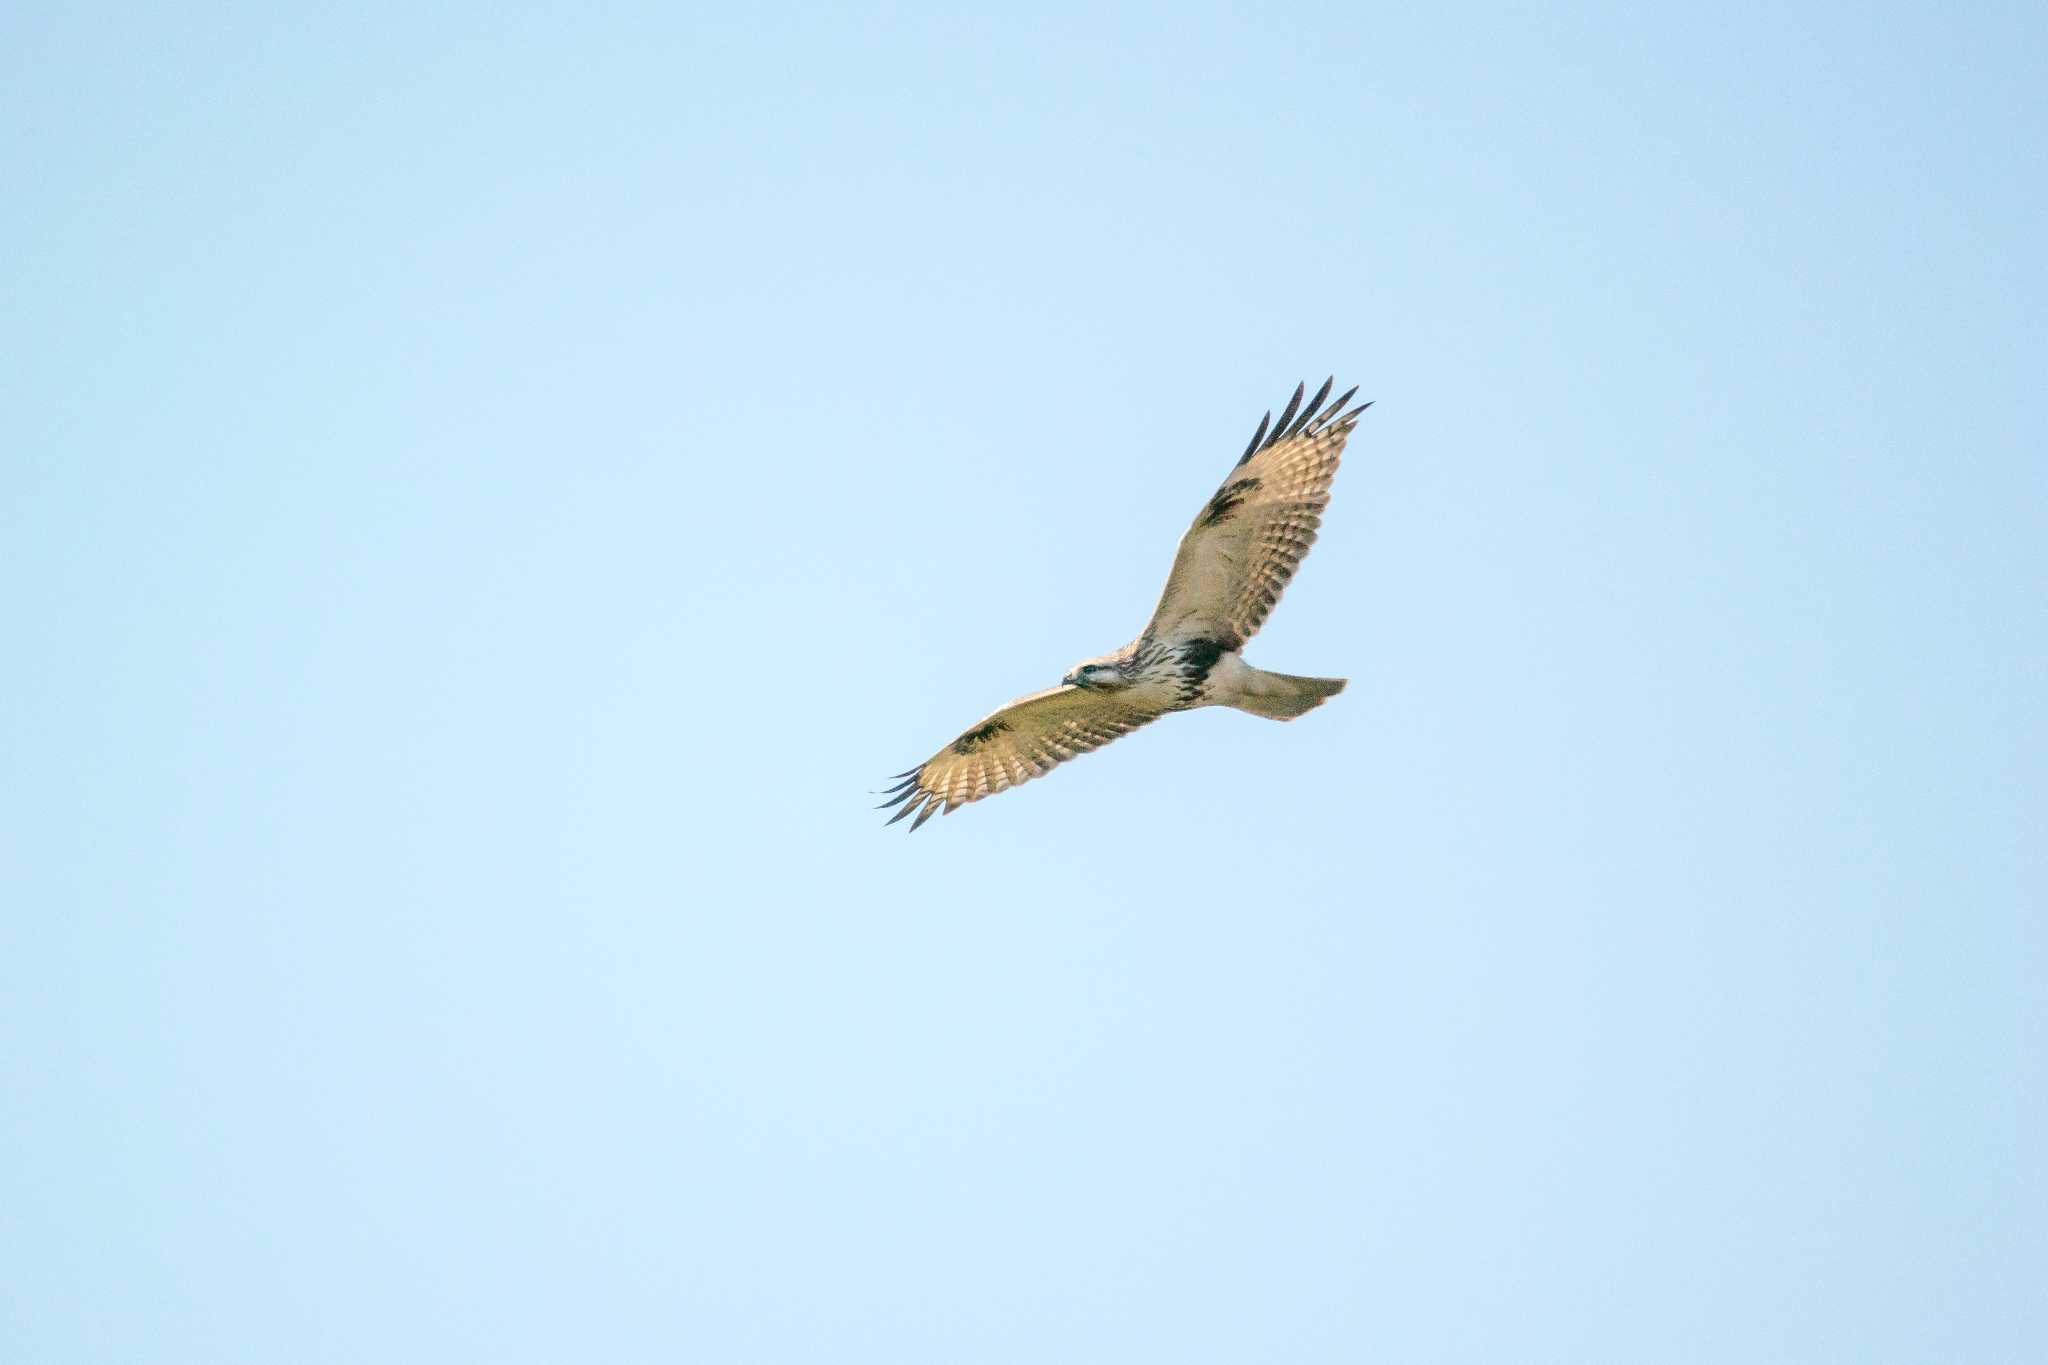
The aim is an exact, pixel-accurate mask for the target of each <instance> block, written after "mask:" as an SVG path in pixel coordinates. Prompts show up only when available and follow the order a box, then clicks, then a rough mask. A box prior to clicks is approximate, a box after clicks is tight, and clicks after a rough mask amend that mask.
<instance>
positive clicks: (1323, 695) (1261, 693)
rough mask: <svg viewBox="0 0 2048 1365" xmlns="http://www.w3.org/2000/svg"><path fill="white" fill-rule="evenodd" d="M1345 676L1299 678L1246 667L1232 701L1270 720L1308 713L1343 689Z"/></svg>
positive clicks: (1238, 707) (1231, 702)
mask: <svg viewBox="0 0 2048 1365" xmlns="http://www.w3.org/2000/svg"><path fill="white" fill-rule="evenodd" d="M1346 681H1348V680H1347V679H1344V678H1300V677H1296V676H1295V675H1294V674H1292V673H1268V672H1266V670H1264V669H1263V668H1250V667H1247V668H1246V669H1245V671H1244V676H1243V677H1242V679H1241V680H1240V681H1239V683H1238V691H1237V695H1236V696H1235V697H1233V698H1231V700H1230V702H1229V704H1230V705H1232V706H1235V707H1236V708H1237V709H1238V710H1240V711H1249V712H1251V713H1252V714H1253V715H1255V716H1264V717H1266V719H1268V720H1293V719H1294V718H1295V717H1296V716H1301V715H1306V714H1308V713H1309V712H1310V711H1313V710H1315V709H1316V708H1317V707H1318V706H1321V705H1322V704H1323V703H1324V702H1326V701H1328V700H1329V699H1330V698H1332V697H1334V696H1336V695H1337V694H1338V693H1339V692H1342V691H1343V690H1344V684H1345V682H1346Z"/></svg>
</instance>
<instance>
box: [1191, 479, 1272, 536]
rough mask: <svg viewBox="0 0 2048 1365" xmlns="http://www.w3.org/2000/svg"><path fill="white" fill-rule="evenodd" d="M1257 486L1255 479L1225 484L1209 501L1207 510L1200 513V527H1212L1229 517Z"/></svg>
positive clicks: (1257, 482)
mask: <svg viewBox="0 0 2048 1365" xmlns="http://www.w3.org/2000/svg"><path fill="white" fill-rule="evenodd" d="M1258 486H1259V481H1258V480H1257V479H1239V480H1238V481H1237V482H1236V483H1226V484H1224V485H1223V487H1221V488H1219V489H1217V490H1216V496H1215V497H1213V498H1211V499H1209V506H1208V510H1206V511H1204V512H1203V513H1202V525H1204V526H1214V525H1215V524H1216V523H1217V522H1219V521H1221V520H1223V519H1224V518H1225V517H1227V516H1229V515H1230V513H1231V512H1232V511H1233V510H1234V509H1235V508H1236V507H1237V505H1238V504H1239V503H1241V502H1243V501H1244V500H1245V497H1246V496H1247V495H1248V494H1250V493H1251V491H1252V490H1253V489H1255V488H1257V487H1258Z"/></svg>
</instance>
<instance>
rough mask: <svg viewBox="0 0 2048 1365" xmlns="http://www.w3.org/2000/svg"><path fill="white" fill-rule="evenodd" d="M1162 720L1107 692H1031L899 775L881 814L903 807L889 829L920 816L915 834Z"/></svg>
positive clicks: (1072, 688)
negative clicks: (940, 816)
mask: <svg viewBox="0 0 2048 1365" xmlns="http://www.w3.org/2000/svg"><path fill="white" fill-rule="evenodd" d="M1160 715H1161V713H1160V712H1158V711H1151V710H1143V709H1140V708H1138V707H1134V706H1132V705H1130V704H1129V703H1128V702H1126V701H1125V700H1124V699H1123V697H1122V695H1121V694H1120V693H1119V692H1116V691H1112V690H1107V689H1094V688H1086V687H1075V686H1073V685H1071V684H1068V683H1062V684H1061V685H1060V686H1058V687H1049V688H1047V689H1046V690H1045V691H1043V692H1033V693H1032V694H1031V695H1030V696H1028V697H1019V698H1017V699H1016V700H1015V701H1013V702H1011V703H1009V704H1008V705H1006V706H1004V707H1003V708H1002V709H1001V710H998V711H996V712H995V713H994V714H993V715H989V716H984V717H983V718H982V719H981V720H980V721H978V722H976V723H975V724H974V725H972V726H970V727H969V728H968V729H967V730H966V731H964V732H963V733H962V734H961V735H960V737H959V738H958V739H956V740H954V741H953V742H952V743H951V744H948V745H947V746H946V747H945V748H943V749H941V750H939V751H938V752H937V753H935V754H933V755H932V756H931V757H930V758H928V759H926V760H925V761H924V762H922V763H920V764H918V765H917V766H916V767H915V768H912V769H911V770H910V771H908V772H902V773H898V774H896V776H897V777H899V778H902V779H903V780H902V781H901V782H898V783H897V784H896V785H895V786H893V787H891V788H889V791H888V793H885V794H887V795H888V796H889V798H890V799H889V800H887V801H885V802H883V803H882V809H884V810H886V809H888V808H889V807H890V806H894V805H899V804H901V805H902V806H903V809H902V810H899V811H897V812H896V814H895V815H893V816H891V817H890V819H889V823H890V824H892V825H893V824H895V823H896V822H897V821H898V820H901V819H902V818H903V817H904V816H906V815H910V814H912V813H915V814H916V816H917V819H915V820H913V821H912V822H911V824H910V827H911V828H912V829H916V828H917V827H918V826H919V825H921V824H923V823H924V822H925V821H927V820H929V819H931V818H932V816H933V815H935V814H937V813H938V812H940V811H942V810H943V811H944V812H945V813H946V814H948V815H951V814H952V813H953V811H954V810H955V809H957V808H958V807H960V806H962V805H965V804H966V803H967V802H969V801H979V800H981V798H982V797H984V796H993V795H995V794H996V793H997V792H999V791H1003V790H1005V789H1007V788H1010V787H1014V786H1017V785H1019V784H1020V783H1024V782H1029V781H1030V780H1031V779H1032V778H1034V777H1042V776H1044V775H1045V774H1046V773H1049V772H1051V771H1052V770H1053V769H1054V768H1055V767H1057V766H1058V765H1059V764H1061V763H1064V762H1066V761H1067V760H1068V759H1070V758H1075V757H1077V756H1079V755H1081V754H1085V753H1089V752H1091V751H1092V750H1095V749H1099V748H1101V747H1102V746H1103V745H1105V744H1107V743H1109V742H1110V741H1111V740H1113V739H1118V738H1120V737H1122V736H1124V735H1127V734H1129V733H1130V732H1131V731H1133V730H1135V729H1137V728H1138V727H1139V726H1140V725H1144V724H1147V723H1149V722H1151V721H1154V720H1157V719H1158V718H1159V716H1160Z"/></svg>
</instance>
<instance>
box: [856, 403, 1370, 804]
mask: <svg viewBox="0 0 2048 1365" xmlns="http://www.w3.org/2000/svg"><path fill="white" fill-rule="evenodd" d="M1331 383H1332V381H1331V380H1329V379H1326V380H1324V381H1323V386H1322V388H1320V389H1318V390H1316V396H1315V397H1314V398H1311V399H1310V400H1309V401H1308V405H1307V406H1306V407H1304V406H1302V401H1301V400H1302V395H1303V394H1304V393H1305V392H1307V389H1308V386H1307V385H1306V384H1302V385H1298V386H1297V387H1296V388H1295V390H1294V397H1293V398H1291V399H1289V400H1288V402H1287V407H1286V408H1285V409H1284V410H1283V411H1282V412H1281V414H1280V420H1279V421H1277V422H1275V421H1274V420H1273V413H1272V411H1271V410H1270V409H1268V410H1267V412H1266V415H1265V417H1264V418H1263V419H1262V420H1261V421H1260V422H1259V427H1258V430H1257V431H1254V432H1253V433H1252V439H1251V444H1250V445H1248V446H1246V447H1245V451H1244V454H1243V455H1242V456H1240V457H1239V459H1238V461H1237V464H1236V465H1235V466H1234V467H1233V468H1232V469H1231V471H1230V474H1229V476H1228V477H1226V478H1225V479H1224V480H1223V486H1222V487H1221V488H1218V489H1217V490H1216V495H1215V496H1214V497H1212V498H1210V499H1209V501H1208V503H1207V504H1206V505H1204V506H1203V508H1202V510H1201V511H1200V512H1198V513H1196V514H1195V523H1194V525H1192V526H1190V527H1189V528H1188V530H1187V534H1186V535H1183V536H1182V537H1181V538H1180V550H1179V551H1178V552H1177V553H1176V554H1175V555H1174V557H1173V570H1172V572H1170V573H1169V574H1168V575H1167V577H1166V590H1165V591H1164V592H1162V593H1161V594H1160V596H1159V605H1158V606H1157V607H1155V608H1154V609H1153V611H1152V619H1151V620H1150V621H1149V622H1147V623H1146V625H1145V629H1144V630H1143V631H1142V632H1140V633H1139V635H1138V638H1137V639H1135V640H1133V641H1131V642H1130V643H1129V644H1127V645H1125V646H1124V647H1123V648H1122V649H1119V650H1115V651H1113V652H1111V653H1109V654H1103V655H1100V656H1098V657H1096V658H1093V659H1084V660H1082V661H1081V662H1080V663H1077V664H1075V665H1074V666H1073V668H1071V669H1069V670H1068V672H1067V676H1065V677H1064V678H1061V679H1060V682H1059V686H1057V687H1049V688H1047V689H1046V690H1045V691H1043V692H1033V693H1032V694H1031V695H1029V696H1026V697H1019V698H1017V699H1016V700H1015V701H1012V702H1009V703H1007V704H1005V705H1004V706H1002V707H1000V708H999V709H997V710H996V711H994V712H993V713H991V714H989V715H987V716H984V717H982V718H981V719H980V720H978V721H976V722H975V723H974V724H973V725H971V726H969V727H968V728H967V729H966V730H965V731H963V732H962V733H961V734H960V736H959V738H957V739H955V740H954V741H953V742H952V743H951V744H948V745H947V746H946V747H945V748H943V749H941V750H939V751H938V752H937V753H935V754H933V755H932V756H931V757H930V758H928V759H926V760H925V761H924V762H922V763H920V764H918V765H917V766H916V767H915V768H912V769H910V770H909V771H907V772H900V773H897V774H896V777H897V778H899V779H901V780H900V781H898V782H897V784H896V785H895V786H893V787H891V788H889V790H888V791H887V792H886V793H884V795H887V796H888V797H889V798H890V799H889V800H887V801H885V802H883V803H882V806H881V809H883V810H887V809H888V808H889V807H891V806H899V805H900V806H902V807H903V809H901V810H899V811H897V812H896V814H895V815H893V816H891V817H890V819H889V823H890V824H892V825H893V824H895V823H896V822H897V821H898V820H901V819H902V818H903V817H904V816H906V815H915V816H916V817H917V818H916V819H915V820H913V821H911V824H910V827H911V829H913V830H915V829H916V828H917V827H918V826H919V825H922V824H923V823H924V822H925V821H927V820H929V819H931V818H932V816H933V815H935V814H937V813H938V812H940V811H944V812H945V813H946V814H948V815H951V814H952V813H953V812H954V811H955V810H957V809H959V808H960V807H961V806H963V805H965V804H967V803H968V802H969V801H979V800H981V798H982V797H984V796H993V795H994V794H995V793H997V792H999V791H1007V790H1008V789H1009V788H1011V787H1014V786H1017V785H1018V784H1020V783H1024V782H1029V781H1030V780H1031V779H1032V778H1034V777H1040V776H1043V775H1044V774H1046V773H1049V772H1051V771H1052V770H1053V769H1054V768H1055V767H1057V766H1058V765H1059V764H1061V763H1064V762H1065V761H1066V760H1068V759H1070V758H1073V757H1076V756H1077V755H1080V754H1085V753H1089V752H1091V751H1093V750H1096V749H1099V748H1101V747H1102V746H1103V745H1105V744H1107V743H1109V742H1110V741H1111V740H1113V739H1116V738H1118V737H1120V736H1123V735H1127V734H1129V733H1130V732H1131V731H1133V730H1135V729H1137V728H1138V727H1139V726H1141V725H1146V724H1149V723H1151V722H1152V721H1155V720H1157V719H1159V717H1161V716H1163V715H1165V714H1166V713H1167V712H1169V711H1192V710H1193V709H1194V708H1196V707H1197V706H1234V707H1236V708H1237V709H1238V710H1240V711H1249V712H1251V713H1252V714H1253V715H1255V716H1266V717H1268V718H1270V719H1272V720H1293V719H1294V718H1295V717H1296V716H1299V715H1302V714H1304V713H1306V712H1308V711H1312V710H1314V709H1315V708H1316V707H1318V706H1321V705H1322V704H1323V703H1324V702H1326V701H1328V700H1329V699H1330V698H1331V697H1334V696H1336V695H1337V694H1338V693H1339V692H1342V691H1343V690H1344V682H1345V680H1344V679H1343V678H1299V677H1295V676H1294V675H1293V674H1291V673H1268V672H1266V671H1265V670H1264V669H1259V668H1253V667H1252V666H1251V665H1250V664H1248V663H1246V662H1245V661H1244V654H1243V651H1244V644H1245V641H1247V640H1249V639H1251V637H1252V636H1253V635H1254V634H1256V633H1257V631H1258V629H1259V627H1260V626H1262V625H1264V624H1265V621H1266V615H1267V613H1268V612H1270V611H1272V610H1273V604H1274V603H1275V602H1277V601H1279V600H1280V594H1281V592H1282V591H1283V590H1284V589H1285V588H1286V587H1287V580H1288V579H1290V578H1292V577H1293V576H1294V571H1295V570H1296V569H1297V568H1299V567H1301V561H1302V558H1303V557H1304V556H1306V555H1307V554H1308V548H1309V546H1310V545H1312V544H1313V543H1314V542H1315V538H1316V529H1317V527H1319V526H1320V525H1321V524H1322V515H1323V508H1325V507H1327V506H1328V505H1329V502H1330V481H1331V479H1333V478H1334V477H1336V473H1337V462H1338V460H1339V459H1340V458H1341V457H1342V456H1343V454H1344V442H1345V440H1346V438H1348V437H1349V436H1350V435H1351V431H1352V428H1353V427H1355V426H1356V425H1357V423H1358V418H1359V415H1360V414H1361V413H1363V412H1364V411H1365V410H1366V409H1367V408H1369V407H1371V406H1372V404H1370V403H1363V404H1360V405H1359V406H1358V407H1355V408H1348V409H1347V408H1346V407H1345V404H1347V403H1349V402H1350V401H1351V397H1352V395H1353V394H1355V393H1357V392H1358V390H1357V389H1356V388H1352V389H1350V390H1348V391H1347V392H1346V393H1345V394H1344V396H1343V397H1341V398H1339V399H1338V400H1337V401H1336V402H1334V403H1331V404H1329V405H1328V406H1327V407H1325V406H1324V404H1323V400H1324V399H1325V398H1328V397H1329V396H1330V387H1331Z"/></svg>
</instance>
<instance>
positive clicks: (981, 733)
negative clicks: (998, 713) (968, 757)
mask: <svg viewBox="0 0 2048 1365" xmlns="http://www.w3.org/2000/svg"><path fill="white" fill-rule="evenodd" d="M1009 728H1010V726H1009V722H1007V721H1000V720H992V721H990V722H989V723H988V724H986V725H983V726H981V727H979V728H977V729H973V730H969V731H968V732H967V733H966V734H964V735H962V736H960V738H958V739H956V740H954V741H953V752H954V753H956V754H971V753H973V752H974V751H975V750H976V749H979V748H980V747H981V746H982V745H984V744H986V743H988V742H989V741H990V740H991V739H994V738H995V737H996V736H997V735H999V734H1001V733H1002V732H1003V731H1005V730H1007V729H1009Z"/></svg>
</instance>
